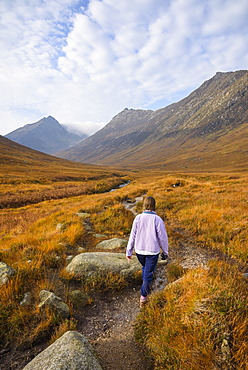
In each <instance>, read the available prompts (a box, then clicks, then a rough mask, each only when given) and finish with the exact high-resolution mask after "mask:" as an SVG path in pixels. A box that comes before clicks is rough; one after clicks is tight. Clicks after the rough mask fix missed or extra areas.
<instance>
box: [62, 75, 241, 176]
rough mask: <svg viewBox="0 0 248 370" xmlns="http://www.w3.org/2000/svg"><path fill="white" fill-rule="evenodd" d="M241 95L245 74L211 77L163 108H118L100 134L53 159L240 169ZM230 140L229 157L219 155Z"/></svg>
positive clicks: (107, 163) (133, 164)
mask: <svg viewBox="0 0 248 370" xmlns="http://www.w3.org/2000/svg"><path fill="white" fill-rule="evenodd" d="M247 91H248V72H247V71H246V70H241V71H236V72H224V73H223V72H217V73H216V74H215V75H214V76H213V77H212V78H211V79H209V80H207V81H205V82H204V83H203V84H202V85H201V86H200V87H199V88H198V89H196V90H195V91H193V92H192V93H191V94H190V95H189V96H187V97H186V98H184V99H182V100H181V101H179V102H177V103H173V104H171V105H169V106H167V107H165V108H161V109H159V110H156V111H148V110H134V109H127V108H126V109H124V110H123V111H122V112H120V113H118V114H117V115H116V116H115V117H113V118H112V120H111V121H110V122H109V123H108V124H107V125H106V126H105V127H103V128H102V129H101V130H100V131H98V132H97V133H95V134H94V135H92V136H91V137H89V138H87V139H85V140H84V141H83V142H81V143H79V144H77V145H75V146H73V147H71V148H70V149H69V150H66V151H63V152H61V153H57V154H56V155H59V156H61V157H63V158H66V159H70V160H74V161H80V162H86V163H95V164H99V165H114V166H119V165H120V166H122V167H123V166H125V167H137V166H138V167H139V166H145V167H153V165H154V166H158V167H159V166H162V167H168V169H170V170H172V169H175V170H176V169H178V168H191V169H192V170H193V169H196V170H199V168H206V169H211V167H213V168H221V167H223V166H224V167H226V168H227V167H228V166H229V167H232V165H234V167H235V165H237V166H238V167H240V165H241V164H242V165H243V166H244V167H245V166H246V165H247V162H248V161H247V158H244V157H243V158H242V149H241V148H242V147H244V146H245V145H246V146H247V140H248V139H247V136H246V135H247V131H248V106H247V105H248V103H247ZM240 130H241V131H242V132H239V131H240ZM236 131H237V132H236ZM233 135H234V137H236V139H237V140H238V141H240V146H238V148H237V147H236V146H237V145H236V144H235V143H233V147H235V149H233V151H234V153H233V158H231V155H229V156H228V155H227V154H228V153H226V152H224V151H223V150H224V147H226V150H227V151H229V152H230V150H231V147H230V145H231V142H232V136H233ZM213 143H215V144H218V146H219V147H218V148H216V145H215V146H213ZM237 150H238V151H239V153H237ZM211 153H212V155H211ZM216 155H217V156H218V155H220V157H219V159H220V158H221V161H220V160H219V159H218V160H217V158H216ZM201 157H203V158H201ZM227 157H228V161H227ZM240 160H241V163H240ZM221 162H222V163H221ZM227 162H228V163H227ZM232 162H235V163H233V164H232Z"/></svg>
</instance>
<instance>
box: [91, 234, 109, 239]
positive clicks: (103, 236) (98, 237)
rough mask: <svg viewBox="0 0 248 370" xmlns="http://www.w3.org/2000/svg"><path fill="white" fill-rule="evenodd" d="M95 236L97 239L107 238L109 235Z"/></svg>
mask: <svg viewBox="0 0 248 370" xmlns="http://www.w3.org/2000/svg"><path fill="white" fill-rule="evenodd" d="M93 236H94V237H95V238H97V239H102V238H107V235H104V234H93Z"/></svg>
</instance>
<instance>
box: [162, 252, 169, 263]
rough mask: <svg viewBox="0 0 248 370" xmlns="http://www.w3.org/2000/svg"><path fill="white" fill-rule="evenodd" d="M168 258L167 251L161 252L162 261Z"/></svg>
mask: <svg viewBox="0 0 248 370" xmlns="http://www.w3.org/2000/svg"><path fill="white" fill-rule="evenodd" d="M167 258H168V254H165V253H163V252H162V253H161V260H162V261H165V260H166V259H167Z"/></svg>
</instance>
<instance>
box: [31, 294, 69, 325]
mask: <svg viewBox="0 0 248 370" xmlns="http://www.w3.org/2000/svg"><path fill="white" fill-rule="evenodd" d="M39 297H40V301H41V302H40V304H39V306H38V307H39V308H40V309H41V310H42V309H43V308H46V307H47V308H49V309H50V310H51V311H52V312H53V313H54V314H55V315H56V316H59V317H60V318H61V319H68V317H69V315H70V309H69V307H68V306H67V304H66V303H64V302H63V301H62V299H61V298H59V297H57V296H56V295H55V294H54V293H52V292H49V291H47V290H42V291H41V292H40V295H39Z"/></svg>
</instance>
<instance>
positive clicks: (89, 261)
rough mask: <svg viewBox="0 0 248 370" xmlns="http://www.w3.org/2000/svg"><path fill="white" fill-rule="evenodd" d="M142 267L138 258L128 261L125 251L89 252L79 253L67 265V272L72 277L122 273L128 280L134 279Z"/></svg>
mask: <svg viewBox="0 0 248 370" xmlns="http://www.w3.org/2000/svg"><path fill="white" fill-rule="evenodd" d="M140 269H141V267H140V264H139V262H138V260H137V258H135V257H133V258H132V259H131V261H130V262H128V261H127V259H126V256H125V254H123V253H111V252H87V253H81V254H78V255H77V256H76V257H74V258H73V260H72V261H71V262H70V263H69V264H68V265H67V267H66V272H67V273H68V274H69V276H70V277H71V278H77V279H79V278H87V277H90V278H91V277H99V276H103V277H104V276H107V275H108V274H109V273H113V274H120V275H121V276H123V277H124V278H125V279H126V280H129V279H132V278H133V277H134V274H135V273H136V272H137V271H140Z"/></svg>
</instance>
